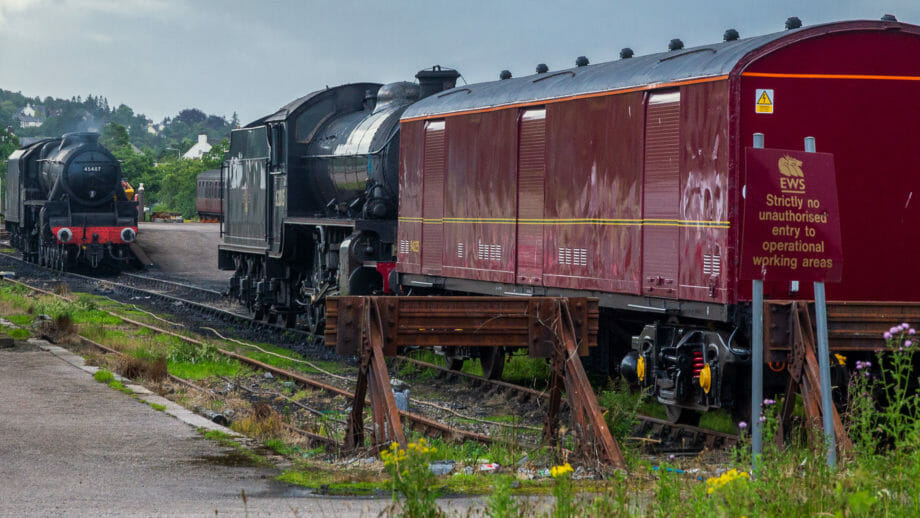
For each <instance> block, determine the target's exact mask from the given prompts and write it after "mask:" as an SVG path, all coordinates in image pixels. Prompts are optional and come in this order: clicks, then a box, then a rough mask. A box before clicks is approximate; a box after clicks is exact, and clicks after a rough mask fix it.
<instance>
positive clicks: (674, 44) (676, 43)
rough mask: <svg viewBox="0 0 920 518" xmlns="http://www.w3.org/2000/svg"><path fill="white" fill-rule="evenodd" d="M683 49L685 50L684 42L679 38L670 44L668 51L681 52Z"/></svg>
mask: <svg viewBox="0 0 920 518" xmlns="http://www.w3.org/2000/svg"><path fill="white" fill-rule="evenodd" d="M682 48H684V42H682V41H680V39H678V38H674V39H673V40H671V41H670V42H669V43H668V50H680V49H682Z"/></svg>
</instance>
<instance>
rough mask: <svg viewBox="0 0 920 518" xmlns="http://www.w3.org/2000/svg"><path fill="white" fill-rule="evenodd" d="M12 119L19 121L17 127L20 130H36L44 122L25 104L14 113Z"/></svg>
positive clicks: (43, 119) (30, 106)
mask: <svg viewBox="0 0 920 518" xmlns="http://www.w3.org/2000/svg"><path fill="white" fill-rule="evenodd" d="M13 118H14V119H16V120H18V121H19V126H20V127H21V128H37V127H39V126H41V125H42V123H43V122H45V118H44V117H42V114H41V113H40V112H39V111H38V110H36V109H35V108H33V107H32V104H30V103H27V104H26V106H25V108H22V109H21V110H19V111H18V112H16V115H13Z"/></svg>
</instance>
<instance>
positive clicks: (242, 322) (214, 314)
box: [0, 253, 737, 451]
mask: <svg viewBox="0 0 920 518" xmlns="http://www.w3.org/2000/svg"><path fill="white" fill-rule="evenodd" d="M0 261H2V262H11V263H14V264H17V265H22V266H26V267H29V268H34V269H37V270H42V271H46V270H45V269H43V268H42V267H40V266H38V265H35V264H32V263H27V262H25V261H23V260H22V259H20V258H18V257H15V256H12V255H10V254H6V253H0ZM56 274H57V275H58V276H64V277H70V278H73V279H75V280H80V281H82V282H85V283H89V284H90V285H94V286H100V285H101V286H105V287H106V288H108V289H110V290H111V291H112V292H114V293H118V294H121V295H122V296H126V297H129V298H143V299H148V298H149V299H157V300H160V301H162V302H165V303H168V304H172V305H174V306H184V307H185V308H186V309H189V310H192V311H194V312H196V313H199V314H201V315H203V316H205V317H208V318H209V319H215V320H218V321H220V322H223V323H225V324H231V325H234V326H242V327H244V328H256V329H260V330H265V331H269V332H272V333H283V334H288V335H293V336H297V337H300V338H303V339H304V340H312V339H313V336H312V335H311V334H310V333H309V332H307V331H304V330H300V329H295V328H286V327H284V326H281V325H278V324H275V323H269V322H264V321H261V320H253V319H252V318H251V316H250V315H248V314H244V313H237V312H234V311H230V310H227V309H223V308H217V307H214V306H212V305H210V304H206V303H205V302H203V301H201V299H204V300H205V301H213V300H214V299H215V297H217V296H222V294H221V293H219V292H217V291H215V290H210V289H207V288H201V287H197V286H193V285H189V284H184V283H178V282H173V281H168V280H164V279H156V278H153V277H147V276H143V275H137V274H130V273H129V274H122V275H124V276H126V277H128V278H129V279H131V280H132V281H133V282H136V283H141V284H143V283H146V284H148V285H150V286H153V287H158V289H149V288H143V287H139V286H136V285H129V284H124V283H121V282H118V281H117V280H112V279H105V278H96V277H89V276H86V275H82V274H77V273H72V272H56ZM20 284H23V285H25V286H28V287H29V288H30V289H35V290H37V291H41V292H44V293H48V294H51V292H48V291H47V290H41V289H40V288H36V287H33V286H29V285H28V284H24V283H20ZM159 290H166V291H168V293H167V292H164V291H159ZM177 292H179V293H182V294H195V297H196V298H198V299H199V300H189V299H188V298H184V297H182V296H179V295H178V294H177ZM117 316H118V317H119V318H122V319H123V320H126V321H129V322H131V323H132V324H135V325H140V326H143V327H148V328H150V329H151V330H154V331H156V332H163V333H167V334H171V335H174V336H177V337H178V338H180V339H182V340H186V341H188V342H189V343H192V344H195V345H202V344H203V342H201V341H197V340H194V339H191V338H188V337H185V336H183V335H180V334H177V333H174V332H172V331H169V330H165V329H161V328H157V327H155V326H150V325H148V324H144V323H141V322H138V321H133V320H131V319H126V318H125V317H123V316H121V315H117ZM221 352H222V353H224V354H226V355H227V356H229V357H232V358H234V359H236V360H238V361H240V362H242V363H244V364H247V365H250V366H253V367H255V368H258V369H260V370H264V371H265V372H271V373H272V374H273V375H275V376H281V377H284V378H286V379H288V380H291V381H294V382H295V383H300V384H302V385H303V386H305V387H309V388H311V389H314V390H323V391H327V392H330V393H334V394H337V395H341V396H345V397H348V398H351V396H352V393H351V392H349V391H348V390H347V389H343V388H340V387H337V386H334V385H331V384H329V383H325V382H323V381H320V380H317V379H313V378H310V377H307V376H304V375H301V374H298V373H295V372H291V371H287V370H285V369H279V368H277V367H273V366H271V365H268V364H265V363H263V362H259V361H257V360H253V359H251V358H249V357H247V356H244V355H241V354H238V353H234V352H231V351H224V350H221ZM398 361H403V362H409V363H412V364H415V365H416V366H418V367H422V368H426V369H431V370H434V371H436V372H438V373H439V376H442V377H445V378H447V379H449V380H452V379H463V380H464V381H465V382H466V383H469V384H471V385H472V386H473V387H474V388H477V389H480V390H483V391H484V393H488V394H491V393H494V392H497V391H502V392H504V393H505V397H506V398H507V399H510V400H513V401H516V402H518V403H520V404H537V403H542V401H543V400H545V399H546V398H548V394H546V393H544V392H541V391H538V390H534V389H531V388H528V387H523V386H521V385H516V384H513V383H508V382H504V381H499V380H489V379H487V378H484V377H481V376H476V375H473V374H469V373H465V372H462V371H454V370H450V369H447V368H445V367H443V366H440V365H436V364H433V363H428V362H424V361H421V360H417V359H414V358H409V357H407V356H400V357H398ZM400 413H401V415H402V416H403V418H404V420H405V422H406V424H407V425H408V426H409V427H410V428H411V429H412V430H414V431H417V432H419V433H422V434H425V435H427V436H432V437H434V436H441V437H445V438H448V439H455V440H473V441H476V442H482V443H490V442H492V440H493V439H492V437H491V436H490V435H487V434H482V433H478V432H471V431H466V430H463V429H460V428H457V427H453V426H450V425H446V424H443V423H439V422H437V421H435V420H433V419H430V418H427V417H425V416H422V415H420V414H416V413H412V412H404V411H401V412H400ZM637 419H638V420H639V422H640V426H639V429H638V430H637V432H638V433H640V434H643V435H653V436H655V437H656V440H655V441H654V442H655V443H657V444H660V445H662V446H663V448H659V449H667V450H668V451H672V450H673V451H699V450H702V449H704V448H705V449H719V448H726V447H730V446H731V445H733V444H735V442H736V441H737V436H736V435H732V434H726V433H723V432H717V431H713V430H708V429H705V428H700V427H696V426H690V425H685V424H674V423H670V422H668V421H665V420H662V419H657V418H654V417H650V416H637ZM658 441H660V443H659V442H658Z"/></svg>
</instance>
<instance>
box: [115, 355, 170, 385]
mask: <svg viewBox="0 0 920 518" xmlns="http://www.w3.org/2000/svg"><path fill="white" fill-rule="evenodd" d="M116 368H117V370H118V373H119V374H121V375H122V376H124V377H126V378H131V379H139V378H144V379H148V380H150V381H152V382H154V383H158V382H160V381H162V380H164V379H166V375H167V368H166V357H165V356H159V357H155V358H139V357H137V356H133V355H126V356H120V357H119V358H118V362H117V367H116Z"/></svg>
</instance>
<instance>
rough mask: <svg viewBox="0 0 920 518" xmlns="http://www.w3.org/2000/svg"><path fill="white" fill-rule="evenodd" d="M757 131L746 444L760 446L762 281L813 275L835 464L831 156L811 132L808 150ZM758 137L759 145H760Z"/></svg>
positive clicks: (837, 270)
mask: <svg viewBox="0 0 920 518" xmlns="http://www.w3.org/2000/svg"><path fill="white" fill-rule="evenodd" d="M758 135H759V134H755V142H754V144H755V145H754V147H753V148H748V149H747V150H746V156H745V167H746V174H747V177H746V181H745V200H744V229H743V238H742V260H741V278H742V279H752V280H753V286H752V293H751V301H752V302H751V303H752V307H751V310H752V313H753V315H752V326H751V327H752V329H751V332H752V336H751V342H752V344H751V353H752V357H751V363H752V365H751V371H752V372H751V374H752V380H751V381H752V387H751V434H752V437H751V446H752V451H753V453H754V457H755V462H756V460H757V458H758V456H759V455H760V454H761V452H762V448H763V438H762V427H761V423H760V408H761V404H762V402H763V361H764V358H763V281H768V282H773V281H783V282H788V281H799V280H802V281H814V283H815V306H816V307H815V310H816V313H817V315H816V316H817V321H818V356H819V362H820V366H819V370H820V378H821V405H822V407H823V408H822V414H823V417H824V430H825V441H826V443H827V445H828V457H827V462H828V465H830V466H834V465H835V463H836V445H835V444H834V429H833V421H832V412H831V409H832V408H833V407H832V406H831V405H833V402H832V401H831V391H830V363H829V362H830V352H829V347H828V339H827V311H826V300H825V296H824V282H825V281H831V282H835V281H839V280H840V278H841V274H842V270H843V249H842V246H841V238H840V218H839V210H838V206H837V184H836V178H835V174H834V156H833V155H831V154H828V153H817V152H815V147H814V138H811V137H809V138H808V139H806V142H805V147H806V151H805V152H802V151H793V150H783V149H763V147H762V146H763V137H762V136H760V137H759V142H758ZM758 144H759V145H758Z"/></svg>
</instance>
